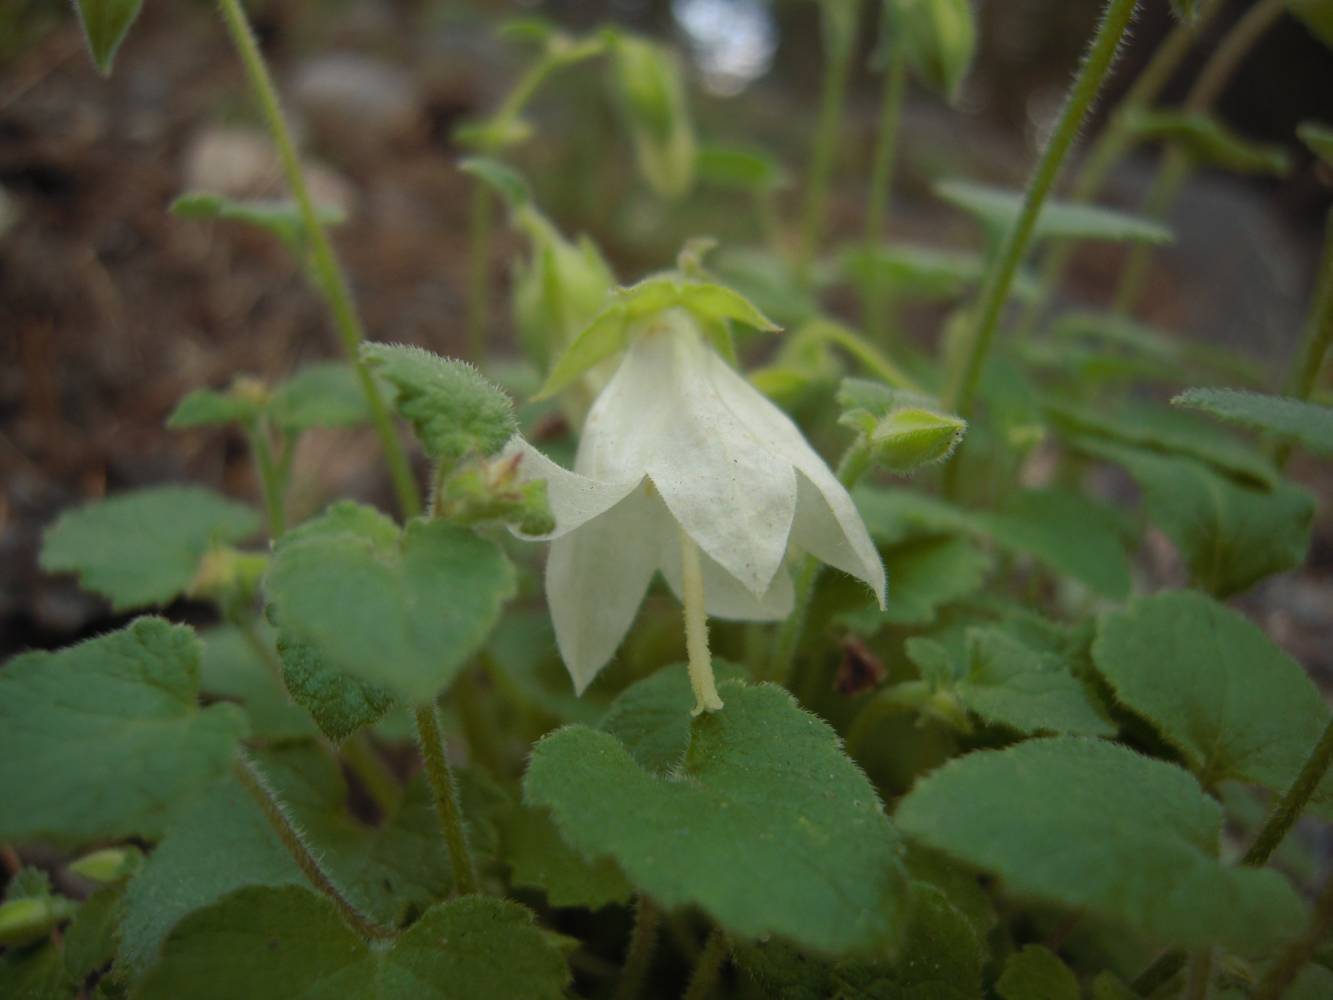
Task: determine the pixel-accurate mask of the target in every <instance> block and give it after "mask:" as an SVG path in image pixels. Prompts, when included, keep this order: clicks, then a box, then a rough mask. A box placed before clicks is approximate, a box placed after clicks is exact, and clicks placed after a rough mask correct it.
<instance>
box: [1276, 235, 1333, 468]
mask: <svg viewBox="0 0 1333 1000" xmlns="http://www.w3.org/2000/svg"><path fill="white" fill-rule="evenodd" d="M1301 342H1302V346H1301V353H1300V354H1299V355H1298V356H1297V359H1296V363H1295V365H1294V366H1293V367H1292V370H1291V375H1290V376H1289V377H1288V379H1287V385H1286V392H1287V395H1289V396H1295V397H1296V398H1297V399H1309V398H1310V396H1311V394H1312V393H1313V392H1314V387H1315V383H1316V382H1317V381H1318V379H1319V372H1320V370H1321V369H1322V368H1323V367H1324V358H1325V356H1326V355H1327V354H1328V349H1329V346H1330V345H1333V211H1331V212H1329V214H1328V218H1327V219H1326V220H1325V222H1324V252H1323V254H1322V255H1321V256H1320V259H1319V273H1318V275H1316V277H1315V293H1314V302H1313V303H1312V304H1311V306H1310V318H1309V319H1307V320H1306V322H1305V334H1304V336H1303V337H1302V338H1301ZM1273 457H1274V459H1275V460H1276V462H1277V465H1278V468H1279V469H1280V468H1282V467H1283V466H1284V465H1286V464H1287V459H1288V458H1290V457H1291V443H1290V442H1288V441H1283V442H1280V443H1279V444H1278V446H1277V448H1276V449H1275V451H1274V456H1273Z"/></svg>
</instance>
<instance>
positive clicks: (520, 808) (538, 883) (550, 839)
mask: <svg viewBox="0 0 1333 1000" xmlns="http://www.w3.org/2000/svg"><path fill="white" fill-rule="evenodd" d="M499 827H500V839H501V843H502V844H503V847H504V858H505V861H506V863H508V865H509V868H510V879H509V880H510V882H511V883H512V884H513V885H516V886H519V887H520V888H524V889H540V890H541V891H542V892H544V893H545V894H546V900H547V902H548V903H550V905H551V906H556V907H563V906H583V907H587V908H588V909H590V910H597V909H600V908H601V907H603V906H606V905H608V904H609V903H625V902H628V901H629V898H630V897H631V896H632V895H633V894H634V889H633V887H632V886H631V885H630V884H629V883H628V882H626V881H625V876H624V875H622V874H620V869H619V868H617V867H616V865H615V863H614V862H613V861H610V860H608V859H606V858H602V859H600V860H598V861H593V862H590V861H585V860H584V859H583V857H582V856H581V855H580V854H579V853H578V852H577V851H575V850H574V849H572V848H571V847H569V845H567V844H566V843H565V842H564V840H562V839H561V837H560V832H559V831H558V830H557V829H556V828H555V824H554V823H553V822H551V817H550V814H549V813H547V812H546V810H544V809H533V808H531V807H530V806H524V805H515V806H514V807H513V808H512V809H511V810H510V811H509V812H508V813H507V814H505V815H504V816H503V817H501V819H500V821H499Z"/></svg>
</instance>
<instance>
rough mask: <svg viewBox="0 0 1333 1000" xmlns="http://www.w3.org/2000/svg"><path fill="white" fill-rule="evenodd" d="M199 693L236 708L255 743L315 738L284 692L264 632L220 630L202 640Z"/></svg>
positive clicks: (303, 714) (305, 717) (230, 627)
mask: <svg viewBox="0 0 1333 1000" xmlns="http://www.w3.org/2000/svg"><path fill="white" fill-rule="evenodd" d="M200 638H201V639H202V640H203V643H204V651H203V656H202V657H201V658H200V661H199V691H200V693H201V694H202V695H203V696H204V697H205V698H206V699H208V700H211V701H212V700H216V701H229V702H235V703H236V704H238V705H239V706H240V707H241V708H242V709H243V710H244V712H245V715H246V718H247V719H248V720H249V722H250V734H251V735H252V736H253V737H255V738H256V739H259V740H265V741H274V742H281V741H283V740H297V739H304V738H307V737H311V736H314V735H315V727H314V726H313V725H311V722H310V717H309V716H308V715H307V714H306V712H305V711H304V710H303V709H302V708H301V707H300V706H299V705H294V704H292V700H291V699H290V698H289V697H288V696H287V692H286V691H285V690H284V689H283V686H282V681H281V679H280V678H279V677H278V670H279V669H280V668H281V663H280V662H279V661H278V658H277V653H276V651H274V650H273V649H272V647H271V646H270V645H268V644H269V643H270V642H271V641H272V640H271V639H270V637H269V636H268V634H267V633H266V632H260V631H259V630H258V629H256V635H255V637H254V638H253V639H251V638H250V637H248V636H247V635H246V633H245V631H244V630H243V629H241V628H240V627H238V626H234V625H222V626H219V627H217V628H213V629H209V630H208V631H207V632H205V633H204V634H203V635H201V636H200Z"/></svg>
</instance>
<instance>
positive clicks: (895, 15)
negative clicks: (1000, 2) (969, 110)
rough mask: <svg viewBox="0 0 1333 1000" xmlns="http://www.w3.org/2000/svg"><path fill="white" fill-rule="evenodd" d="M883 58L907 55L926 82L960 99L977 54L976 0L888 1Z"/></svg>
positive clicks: (937, 89)
mask: <svg viewBox="0 0 1333 1000" xmlns="http://www.w3.org/2000/svg"><path fill="white" fill-rule="evenodd" d="M884 10H885V14H886V17H885V21H884V28H885V32H886V36H885V37H884V38H883V39H881V40H880V50H881V58H883V59H892V58H894V57H895V55H898V54H899V53H901V54H902V55H904V56H906V58H907V60H908V62H909V63H910V64H911V66H912V71H913V72H914V73H915V74H916V75H917V77H918V78H919V79H920V80H921V82H922V83H924V84H925V85H926V86H928V87H930V88H931V89H933V90H935V91H938V92H939V93H940V94H943V95H944V96H945V97H946V98H948V99H949V100H950V101H953V100H956V99H957V97H958V91H959V88H960V87H961V86H962V84H963V80H964V79H965V78H966V76H967V73H968V70H970V69H971V68H972V59H973V56H974V55H975V53H976V46H977V26H976V15H975V14H974V13H973V10H972V2H971V0H885V7H884Z"/></svg>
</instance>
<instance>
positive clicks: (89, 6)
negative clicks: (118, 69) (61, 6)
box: [74, 0, 143, 76]
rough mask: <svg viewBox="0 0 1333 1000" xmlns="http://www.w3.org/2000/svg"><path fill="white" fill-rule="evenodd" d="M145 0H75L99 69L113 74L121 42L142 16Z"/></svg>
mask: <svg viewBox="0 0 1333 1000" xmlns="http://www.w3.org/2000/svg"><path fill="white" fill-rule="evenodd" d="M142 7H143V0H76V2H75V5H74V9H75V11H76V12H77V13H78V15H79V24H80V25H81V26H82V27H83V38H84V41H86V42H87V43H88V52H89V54H91V55H92V57H93V63H94V64H95V65H96V66H97V71H98V72H99V73H101V74H102V75H103V76H110V75H111V66H112V64H113V63H114V62H115V60H116V53H117V52H118V51H119V50H120V44H121V42H123V41H125V36H126V35H127V34H129V30H130V26H131V25H133V24H134V20H135V18H137V17H138V16H139V10H140V8H142Z"/></svg>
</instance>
